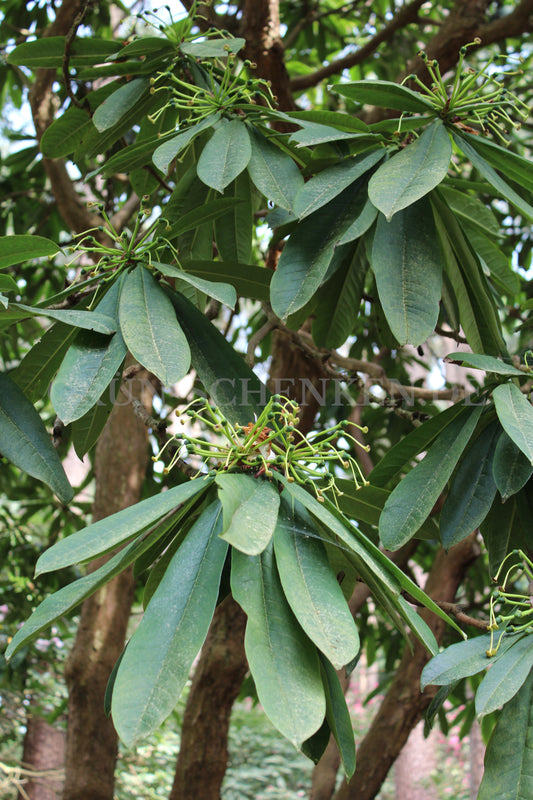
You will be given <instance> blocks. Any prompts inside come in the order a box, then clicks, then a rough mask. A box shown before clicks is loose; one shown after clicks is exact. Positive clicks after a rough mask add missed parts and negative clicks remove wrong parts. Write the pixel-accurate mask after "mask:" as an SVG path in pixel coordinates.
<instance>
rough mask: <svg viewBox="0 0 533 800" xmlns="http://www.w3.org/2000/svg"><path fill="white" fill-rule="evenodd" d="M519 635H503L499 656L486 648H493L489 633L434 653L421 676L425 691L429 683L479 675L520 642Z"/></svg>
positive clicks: (422, 687) (439, 682)
mask: <svg viewBox="0 0 533 800" xmlns="http://www.w3.org/2000/svg"><path fill="white" fill-rule="evenodd" d="M520 636H521V635H519V636H507V635H506V636H504V638H503V640H502V643H501V645H500V647H499V649H498V651H497V653H496V655H495V656H492V657H489V656H488V655H487V651H489V650H490V648H491V637H490V635H489V634H488V633H487V634H483V635H482V636H475V637H474V638H473V639H467V640H466V641H464V642H458V643H457V644H452V645H449V647H447V648H446V649H445V650H443V651H442V652H441V653H438V654H437V655H436V656H434V658H432V659H431V661H429V662H428V663H427V664H426V666H425V667H424V669H423V670H422V675H421V678H420V686H421V689H422V691H423V690H424V689H425V688H426V686H429V685H430V684H436V685H437V686H445V685H446V684H447V683H451V682H452V681H457V680H460V679H461V678H467V677H469V676H470V675H476V674H477V673H478V672H481V671H482V670H485V669H487V667H490V666H492V665H494V664H495V663H496V662H497V661H498V659H500V658H501V657H502V655H503V654H504V653H506V652H507V649H508V648H509V647H511V646H512V645H514V644H515V642H517V641H519V640H520Z"/></svg>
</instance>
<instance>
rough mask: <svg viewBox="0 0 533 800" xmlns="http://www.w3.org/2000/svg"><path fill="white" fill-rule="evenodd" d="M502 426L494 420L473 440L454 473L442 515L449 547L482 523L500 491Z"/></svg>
mask: <svg viewBox="0 0 533 800" xmlns="http://www.w3.org/2000/svg"><path fill="white" fill-rule="evenodd" d="M500 430H501V429H500V426H499V424H498V422H497V421H495V422H493V423H492V424H491V425H490V426H489V427H488V428H486V429H485V430H484V431H483V433H482V434H481V435H480V436H479V437H478V438H477V439H476V441H475V442H473V443H472V444H471V445H470V447H469V448H468V450H467V451H466V455H465V457H464V458H463V460H462V461H461V463H460V465H459V468H458V470H457V472H456V474H455V475H454V478H453V481H452V484H451V486H450V491H449V492H448V495H447V496H446V500H445V501H444V505H443V507H442V512H441V515H440V533H441V540H442V545H443V547H444V548H445V549H446V550H449V549H450V547H451V546H452V545H454V544H457V542H460V541H462V540H463V539H464V538H465V537H466V536H468V535H469V534H470V533H472V531H474V530H476V528H478V527H479V525H480V524H481V522H482V521H483V520H484V519H485V517H486V516H487V514H488V513H489V510H490V507H491V505H492V501H493V500H494V496H495V494H496V484H495V482H494V478H493V475H492V460H493V455H494V447H495V445H496V440H497V437H498V436H499V434H500Z"/></svg>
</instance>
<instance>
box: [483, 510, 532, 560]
mask: <svg viewBox="0 0 533 800" xmlns="http://www.w3.org/2000/svg"><path fill="white" fill-rule="evenodd" d="M518 527H519V515H518V510H517V503H516V498H515V497H511V499H510V500H508V501H507V502H506V504H505V505H504V504H503V502H502V500H501V498H500V497H499V496H498V495H496V497H495V498H494V501H493V503H492V508H491V509H490V511H489V513H488V514H487V516H486V517H485V519H484V520H483V522H482V523H481V525H480V533H481V535H482V537H483V542H484V543H485V547H486V548H487V551H488V554H489V574H490V575H496V573H497V571H498V567H499V566H500V564H501V563H502V561H503V560H504V558H505V557H506V556H507V555H508V554H509V553H510V552H511V550H512V549H513V548H514V547H516V546H522V543H520V544H518V543H517V542H516V530H517V528H518Z"/></svg>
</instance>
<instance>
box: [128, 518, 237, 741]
mask: <svg viewBox="0 0 533 800" xmlns="http://www.w3.org/2000/svg"><path fill="white" fill-rule="evenodd" d="M221 522H222V513H221V507H220V504H219V503H218V502H215V503H212V504H211V505H210V506H209V508H207V509H206V510H205V511H204V512H203V514H202V515H201V516H200V518H199V519H198V520H197V522H196V523H195V524H194V525H193V527H192V528H191V530H190V531H189V533H188V534H187V536H186V538H185V540H184V542H183V543H182V545H181V547H180V548H179V549H178V551H177V552H176V554H175V555H174V558H173V559H172V561H171V562H170V564H169V565H168V567H167V570H166V572H165V575H164V576H163V578H162V580H161V582H160V584H159V586H158V587H157V589H156V591H155V592H154V594H153V596H152V598H151V600H150V602H149V604H148V607H147V608H146V611H145V612H144V615H143V618H142V620H141V622H140V623H139V626H138V627H137V629H136V630H135V633H134V634H133V636H132V638H131V639H130V641H129V644H128V648H127V650H126V652H125V654H124V657H123V659H122V662H121V664H120V667H119V669H118V672H117V677H116V680H115V686H114V691H113V700H112V715H113V722H114V725H115V728H116V729H117V733H118V735H119V736H120V738H121V739H122V741H123V742H124V743H125V744H126V745H128V746H129V747H131V746H132V745H133V744H134V743H135V742H137V741H139V739H141V738H143V737H145V736H147V735H148V734H149V733H151V732H152V731H153V730H155V728H157V727H158V726H159V725H160V724H161V723H162V722H163V720H164V719H166V717H167V716H168V715H169V714H170V712H171V711H172V709H173V708H174V706H175V705H176V703H177V702H178V699H179V696H180V694H181V692H182V690H183V688H184V686H185V684H186V682H187V679H188V677H189V672H190V669H191V666H192V663H193V661H194V659H195V658H196V656H197V655H198V651H199V650H200V648H201V646H202V644H203V642H204V639H205V637H206V635H207V631H208V628H209V624H210V622H211V618H212V616H213V612H214V610H215V605H216V600H217V596H218V587H219V584H220V575H221V573H222V567H223V566H224V561H225V558H226V552H227V548H228V546H227V544H226V542H223V541H222V539H220V537H219V536H218V533H219V531H220V526H221Z"/></svg>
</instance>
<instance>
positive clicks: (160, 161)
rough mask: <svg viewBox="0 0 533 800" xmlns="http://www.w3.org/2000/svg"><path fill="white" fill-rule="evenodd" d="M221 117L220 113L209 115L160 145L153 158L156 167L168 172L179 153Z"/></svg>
mask: <svg viewBox="0 0 533 800" xmlns="http://www.w3.org/2000/svg"><path fill="white" fill-rule="evenodd" d="M219 119H220V114H212V115H210V116H209V117H206V118H205V119H204V120H202V122H198V123H197V124H196V125H193V126H192V128H187V129H186V130H184V131H182V132H181V133H178V135H177V136H175V137H174V138H173V139H169V140H168V141H167V142H164V144H162V145H160V146H159V147H158V148H157V149H156V150H155V152H154V155H153V157H152V160H153V162H154V164H155V165H156V167H157V168H158V169H160V170H161V172H164V173H166V172H167V170H168V168H169V165H170V162H171V161H173V160H174V159H175V158H176V156H177V155H178V153H181V151H182V150H184V149H185V148H186V147H187V145H188V144H190V142H192V141H193V139H195V138H196V137H197V136H198V134H199V133H201V132H202V131H205V130H207V129H208V128H212V127H213V125H214V124H215V123H216V122H217V121H218V120H219Z"/></svg>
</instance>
